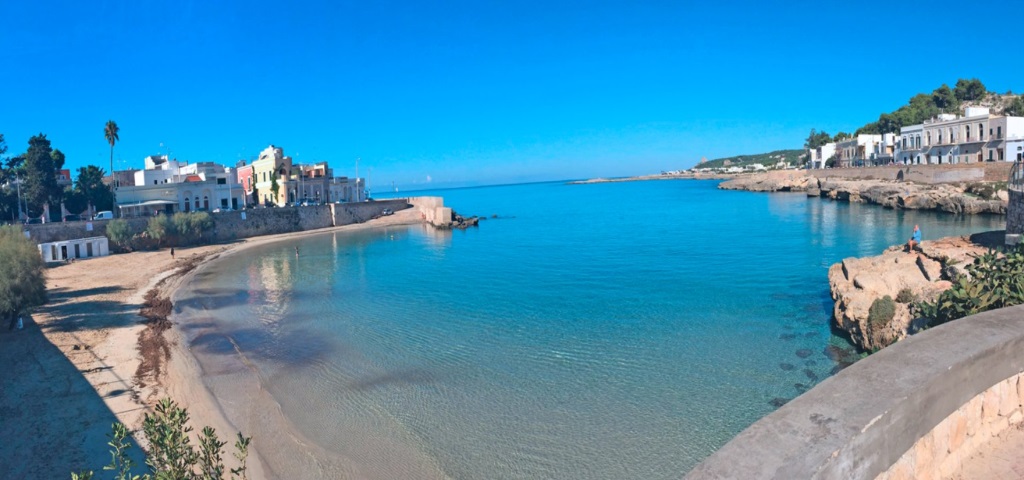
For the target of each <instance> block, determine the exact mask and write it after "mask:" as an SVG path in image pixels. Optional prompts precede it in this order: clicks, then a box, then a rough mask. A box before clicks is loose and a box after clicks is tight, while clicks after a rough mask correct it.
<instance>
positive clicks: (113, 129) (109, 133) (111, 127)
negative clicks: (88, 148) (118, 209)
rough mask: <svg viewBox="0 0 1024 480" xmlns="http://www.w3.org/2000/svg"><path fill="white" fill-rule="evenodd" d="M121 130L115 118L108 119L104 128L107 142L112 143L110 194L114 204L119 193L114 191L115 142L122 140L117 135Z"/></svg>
mask: <svg viewBox="0 0 1024 480" xmlns="http://www.w3.org/2000/svg"><path fill="white" fill-rule="evenodd" d="M120 130H121V129H120V128H118V127H117V123H116V122H114V121H113V120H107V126H106V127H104V128H103V136H104V137H106V139H107V143H109V144H110V196H111V198H113V199H114V202H113V204H114V205H116V204H117V194H116V193H115V191H114V144H115V143H117V141H118V140H120V138H119V137H118V136H117V132H119V131H120Z"/></svg>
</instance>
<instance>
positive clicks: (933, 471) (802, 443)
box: [685, 305, 1024, 480]
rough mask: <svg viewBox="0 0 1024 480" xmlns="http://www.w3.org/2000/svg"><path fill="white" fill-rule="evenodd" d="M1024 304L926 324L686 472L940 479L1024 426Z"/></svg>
mask: <svg viewBox="0 0 1024 480" xmlns="http://www.w3.org/2000/svg"><path fill="white" fill-rule="evenodd" d="M1022 372H1024V305H1021V306H1016V307H1009V308H1003V309H1000V310H993V311H990V312H985V313H981V314H978V315H974V316H971V317H967V318H963V319H960V320H957V321H955V322H950V323H947V324H945V325H941V326H939V327H936V328H933V329H929V330H926V331H924V332H922V333H919V334H917V335H914V336H911V337H909V338H907V339H906V340H904V341H901V342H898V343H896V344H894V345H892V346H890V347H888V348H885V349H883V350H881V351H880V352H878V353H876V354H874V355H871V356H869V357H867V358H865V359H864V360H861V361H859V362H857V363H856V364H854V365H852V366H851V367H849V368H846V369H844V370H843V371H841V372H839V373H838V374H836V375H835V376H833V377H830V378H828V379H826V380H825V381H823V382H822V383H820V384H819V385H818V386H816V387H815V388H813V389H811V390H809V391H808V392H807V393H805V394H803V395H801V396H799V397H797V398H796V399H794V400H792V401H791V402H789V403H787V404H786V405H784V406H782V407H781V408H780V409H779V410H776V411H775V412H774V413H772V414H770V415H768V416H767V417H765V418H763V419H761V420H760V421H758V422H757V423H755V424H754V425H752V426H750V427H749V428H747V429H746V430H744V431H743V432H742V433H740V434H739V435H738V436H737V437H736V438H734V439H733V440H732V441H730V442H729V443H727V444H726V445H725V446H724V447H722V448H721V449H719V450H718V451H717V452H716V453H714V454H713V455H712V456H711V457H708V458H707V459H706V460H705V461H704V462H702V463H701V464H700V465H698V466H697V467H696V468H695V469H693V470H692V471H691V472H690V473H689V474H688V475H687V476H686V477H685V478H687V479H705V478H708V479H710V478H716V479H717V478H758V479H769V478H771V479H780V480H781V479H787V480H788V479H793V478H807V479H837V480H838V479H853V480H860V479H864V480H868V479H875V478H882V479H910V478H940V477H948V476H952V475H953V474H955V473H956V472H957V471H958V468H959V467H960V461H961V460H962V459H963V458H966V457H967V456H969V455H971V454H972V453H975V452H977V451H979V449H981V448H983V447H984V446H985V445H986V444H987V443H989V442H990V441H993V439H994V437H997V436H999V435H1001V434H1003V433H1005V432H1006V431H1007V430H1008V429H1010V428H1018V427H1021V426H1022V425H1024V409H1022V408H1024V407H1022V402H1024V383H1021V381H1020V378H1019V376H1020V375H1021V373H1022Z"/></svg>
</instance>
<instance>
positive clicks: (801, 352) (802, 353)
mask: <svg viewBox="0 0 1024 480" xmlns="http://www.w3.org/2000/svg"><path fill="white" fill-rule="evenodd" d="M812 353H814V351H813V350H811V349H809V348H801V349H800V350H797V351H796V356H798V357H800V358H807V357H809V356H811V354H812Z"/></svg>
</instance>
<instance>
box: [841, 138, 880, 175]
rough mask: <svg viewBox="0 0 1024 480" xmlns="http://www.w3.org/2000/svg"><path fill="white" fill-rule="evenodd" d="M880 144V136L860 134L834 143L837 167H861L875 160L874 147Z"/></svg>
mask: <svg viewBox="0 0 1024 480" xmlns="http://www.w3.org/2000/svg"><path fill="white" fill-rule="evenodd" d="M879 143H882V135H869V134H860V135H857V136H856V137H853V138H850V139H847V140H843V141H841V142H836V155H837V159H836V160H837V161H836V166H837V167H863V166H864V165H868V164H870V163H871V162H872V161H873V160H874V159H875V147H876V145H878V144H879Z"/></svg>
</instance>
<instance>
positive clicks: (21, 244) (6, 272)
mask: <svg viewBox="0 0 1024 480" xmlns="http://www.w3.org/2000/svg"><path fill="white" fill-rule="evenodd" d="M45 268H46V265H44V264H43V258H42V257H41V256H39V249H37V248H36V245H35V243H33V242H32V241H31V240H29V239H27V238H25V235H23V234H22V233H21V229H20V228H18V227H0V272H3V274H2V275H0V318H3V319H8V320H10V321H12V322H13V321H14V320H15V319H16V318H17V317H18V315H21V314H23V313H25V312H26V311H27V310H28V309H29V308H32V307H35V306H39V305H42V304H44V303H46V277H45Z"/></svg>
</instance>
